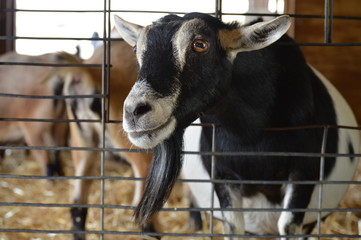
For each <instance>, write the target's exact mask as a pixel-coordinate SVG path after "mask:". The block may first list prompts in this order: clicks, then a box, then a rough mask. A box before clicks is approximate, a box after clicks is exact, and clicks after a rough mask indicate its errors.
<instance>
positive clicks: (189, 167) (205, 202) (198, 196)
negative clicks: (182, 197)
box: [181, 119, 222, 219]
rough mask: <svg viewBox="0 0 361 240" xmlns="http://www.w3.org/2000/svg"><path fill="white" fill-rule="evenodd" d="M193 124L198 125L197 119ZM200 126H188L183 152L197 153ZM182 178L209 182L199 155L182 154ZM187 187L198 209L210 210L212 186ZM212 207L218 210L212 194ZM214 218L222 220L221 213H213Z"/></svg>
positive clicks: (193, 183) (189, 184) (191, 185)
mask: <svg viewBox="0 0 361 240" xmlns="http://www.w3.org/2000/svg"><path fill="white" fill-rule="evenodd" d="M194 123H200V121H199V119H197V120H196V121H194ZM201 131H202V127H201V126H189V127H188V128H187V129H186V130H185V132H184V137H183V139H184V151H187V152H199V151H200V140H201ZM181 174H182V177H183V178H184V179H201V180H210V176H209V174H208V172H207V170H206V169H205V168H204V165H203V163H202V159H201V155H199V154H184V163H183V168H182V173H181ZM188 186H189V188H190V190H191V192H192V194H193V196H194V199H195V201H196V205H197V206H198V207H200V208H210V207H212V206H211V198H212V184H211V183H209V182H207V183H196V182H191V183H188ZM213 198H214V206H213V207H215V208H220V204H219V199H218V197H217V194H216V193H215V192H214V193H213ZM214 216H215V217H217V218H219V219H222V213H221V212H214Z"/></svg>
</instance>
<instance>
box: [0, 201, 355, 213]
mask: <svg viewBox="0 0 361 240" xmlns="http://www.w3.org/2000/svg"><path fill="white" fill-rule="evenodd" d="M0 207H42V208H98V209H99V208H103V209H104V208H106V209H123V210H135V208H136V207H135V206H129V205H110V204H73V203H62V204H61V203H25V202H0ZM160 211H162V212H210V211H215V212H325V213H335V212H354V213H356V212H361V209H360V208H322V209H319V208H275V207H274V208H231V207H229V208H228V207H227V208H217V207H208V208H207V207H204V208H162V209H161V210H160Z"/></svg>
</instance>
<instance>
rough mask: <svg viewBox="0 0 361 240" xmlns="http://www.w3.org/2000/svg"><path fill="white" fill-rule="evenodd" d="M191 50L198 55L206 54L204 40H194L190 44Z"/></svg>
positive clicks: (206, 48) (205, 42) (206, 45)
mask: <svg viewBox="0 0 361 240" xmlns="http://www.w3.org/2000/svg"><path fill="white" fill-rule="evenodd" d="M192 50H193V51H195V52H198V53H202V52H206V51H207V50H208V42H207V41H204V40H199V39H198V40H194V42H193V43H192Z"/></svg>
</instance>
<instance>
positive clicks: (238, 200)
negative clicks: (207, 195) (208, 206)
mask: <svg viewBox="0 0 361 240" xmlns="http://www.w3.org/2000/svg"><path fill="white" fill-rule="evenodd" d="M214 186H215V191H216V193H217V196H218V198H219V201H220V205H221V208H242V207H243V204H242V196H241V194H240V193H239V192H238V190H237V188H236V187H230V186H226V185H222V184H215V185H214ZM222 216H223V225H224V231H225V234H237V235H245V225H244V216H243V212H241V211H223V212H222ZM234 239H237V238H232V237H226V238H225V240H234Z"/></svg>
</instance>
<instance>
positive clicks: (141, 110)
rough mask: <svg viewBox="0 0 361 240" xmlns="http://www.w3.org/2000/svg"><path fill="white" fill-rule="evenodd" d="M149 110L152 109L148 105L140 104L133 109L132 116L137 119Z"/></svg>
mask: <svg viewBox="0 0 361 240" xmlns="http://www.w3.org/2000/svg"><path fill="white" fill-rule="evenodd" d="M150 110H152V108H151V106H150V105H149V104H148V103H141V104H138V106H137V107H136V108H135V109H134V111H133V114H134V116H138V117H139V116H141V115H144V114H146V113H147V112H149V111H150Z"/></svg>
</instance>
